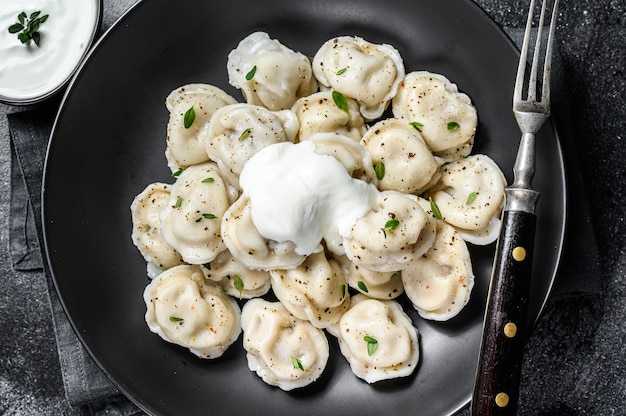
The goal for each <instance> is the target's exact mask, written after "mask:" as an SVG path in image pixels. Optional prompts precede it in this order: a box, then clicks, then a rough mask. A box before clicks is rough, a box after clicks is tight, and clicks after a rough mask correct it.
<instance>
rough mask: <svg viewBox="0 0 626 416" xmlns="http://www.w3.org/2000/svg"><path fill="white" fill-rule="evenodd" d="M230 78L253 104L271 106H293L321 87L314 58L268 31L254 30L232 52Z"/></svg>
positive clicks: (269, 107)
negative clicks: (318, 84)
mask: <svg viewBox="0 0 626 416" xmlns="http://www.w3.org/2000/svg"><path fill="white" fill-rule="evenodd" d="M227 69H228V82H229V83H230V85H232V86H233V87H235V88H239V89H240V90H241V92H242V93H243V95H244V97H245V98H246V101H247V102H248V103H249V104H255V105H261V106H263V107H265V108H267V109H269V110H272V111H276V110H286V109H289V108H291V106H292V105H293V103H294V102H295V101H296V100H297V99H298V98H299V97H304V96H307V95H310V94H312V93H314V92H315V91H317V81H316V80H315V78H314V77H313V73H312V70H311V61H310V60H309V58H307V57H306V56H305V55H303V54H302V53H300V52H296V51H293V50H291V49H289V48H287V47H286V46H284V45H283V44H281V43H280V42H279V41H278V40H276V39H270V37H269V35H268V34H267V33H265V32H254V33H252V34H250V35H248V36H247V37H246V38H244V39H243V40H242V41H241V42H239V45H238V46H237V48H236V49H233V50H232V51H231V52H230V53H229V54H228V62H227Z"/></svg>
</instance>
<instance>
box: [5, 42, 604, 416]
mask: <svg viewBox="0 0 626 416" xmlns="http://www.w3.org/2000/svg"><path fill="white" fill-rule="evenodd" d="M509 34H510V35H511V37H512V39H513V40H514V41H517V42H518V43H519V41H520V40H521V31H519V30H512V31H510V32H509ZM559 71H560V67H559V61H558V54H557V55H555V65H553V85H554V88H553V91H554V93H553V102H554V106H553V107H554V108H555V109H558V112H556V113H555V114H553V117H554V118H555V119H556V121H557V123H558V125H559V128H560V134H561V136H562V144H563V149H564V156H565V163H566V170H567V173H568V177H567V180H568V188H569V189H576V190H577V191H576V193H575V198H573V199H570V200H569V201H568V202H569V203H568V213H567V214H568V223H569V224H576V227H575V228H574V229H571V228H570V229H568V231H567V232H568V238H567V239H566V244H565V247H564V258H565V259H567V261H564V262H562V267H561V270H560V272H559V275H558V278H557V282H556V284H555V288H554V291H553V296H556V297H571V296H576V295H580V294H589V293H596V292H597V291H599V290H600V289H601V287H602V282H601V280H600V276H601V273H600V272H599V265H598V251H597V247H596V245H595V237H594V232H593V229H592V227H591V224H590V222H589V218H590V217H591V216H590V214H589V206H588V201H587V198H585V197H584V187H583V183H582V177H581V175H580V168H579V160H578V155H577V152H576V149H575V147H574V146H573V141H571V140H568V137H569V135H570V134H571V133H570V131H569V112H568V109H567V103H566V102H565V101H564V100H562V99H561V96H560V95H559V93H558V91H559V90H560V89H559V85H560V80H559V76H558V75H559V73H560V72H559ZM55 111H56V108H55V107H53V108H42V109H39V110H36V111H27V112H21V113H15V114H10V115H9V116H8V119H9V128H10V135H11V145H12V150H13V153H14V156H15V157H14V159H13V162H14V163H13V165H12V167H13V172H12V178H11V181H12V183H11V214H10V227H11V230H10V252H11V260H12V262H13V266H14V268H16V269H19V270H38V269H42V268H45V263H44V262H43V261H42V256H41V251H40V244H41V243H42V239H41V219H40V210H41V195H40V193H41V181H42V170H43V165H44V163H43V162H44V157H45V150H46V147H47V143H48V137H49V134H50V129H51V126H52V120H53V117H54V114H55ZM42 276H43V277H42V278H46V279H47V284H48V286H49V298H50V307H51V311H52V315H53V321H54V326H55V328H54V329H55V334H56V339H57V349H58V354H59V359H60V363H61V371H62V375H63V382H64V387H65V392H66V396H67V399H68V401H69V403H70V404H71V405H72V406H76V407H80V411H81V414H83V415H99V414H107V415H135V414H141V413H142V412H141V411H140V410H139V409H138V408H137V407H136V406H134V405H133V404H132V403H131V402H130V401H128V400H127V399H125V398H124V396H123V395H121V394H120V392H119V391H118V390H117V389H116V388H115V386H114V385H113V384H112V383H111V382H110V381H109V379H108V378H107V377H106V375H105V374H104V373H103V372H102V371H101V370H100V368H99V367H98V366H97V365H96V363H95V362H94V361H93V359H92V358H91V357H90V356H89V354H88V353H87V351H86V350H85V349H84V348H83V346H82V344H81V343H80V341H79V339H78V337H77V336H76V334H75V333H74V331H73V328H72V327H71V325H70V323H69V321H68V320H67V317H66V316H65V313H64V311H63V308H62V306H61V304H60V302H59V299H58V296H57V294H56V292H55V290H54V287H53V284H52V282H51V278H50V277H49V276H50V275H49V273H43V274H42Z"/></svg>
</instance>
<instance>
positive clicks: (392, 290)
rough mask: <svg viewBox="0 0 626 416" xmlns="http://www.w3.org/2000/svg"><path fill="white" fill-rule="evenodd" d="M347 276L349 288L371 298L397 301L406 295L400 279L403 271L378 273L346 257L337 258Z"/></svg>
mask: <svg viewBox="0 0 626 416" xmlns="http://www.w3.org/2000/svg"><path fill="white" fill-rule="evenodd" d="M336 260H337V262H338V263H339V264H340V265H341V269H342V271H343V274H344V275H345V276H346V281H347V282H348V286H350V287H351V288H352V289H355V290H357V291H359V292H361V293H363V294H365V295H367V296H369V297H370V298H374V299H395V298H397V297H398V296H400V295H401V294H402V293H404V286H403V285H402V279H401V278H400V275H401V273H402V272H401V271H395V272H377V271H375V270H369V269H366V268H365V267H362V266H359V265H358V264H355V263H353V262H351V261H350V260H348V258H347V257H346V256H339V257H337V258H336Z"/></svg>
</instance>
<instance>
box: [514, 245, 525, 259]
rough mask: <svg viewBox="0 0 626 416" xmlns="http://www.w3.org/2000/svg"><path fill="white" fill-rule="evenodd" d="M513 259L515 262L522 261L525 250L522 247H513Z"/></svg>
mask: <svg viewBox="0 0 626 416" xmlns="http://www.w3.org/2000/svg"><path fill="white" fill-rule="evenodd" d="M513 258H514V259H515V260H517V261H523V260H524V259H525V258H526V249H525V248H524V247H515V248H514V249H513Z"/></svg>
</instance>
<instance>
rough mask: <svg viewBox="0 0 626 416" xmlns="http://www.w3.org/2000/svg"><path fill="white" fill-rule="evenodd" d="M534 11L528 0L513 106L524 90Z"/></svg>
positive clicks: (532, 4)
mask: <svg viewBox="0 0 626 416" xmlns="http://www.w3.org/2000/svg"><path fill="white" fill-rule="evenodd" d="M534 9H535V0H530V9H529V11H528V18H527V20H526V30H525V32H524V41H523V42H522V49H521V51H520V59H519V63H518V66H517V76H516V77H515V89H514V91H513V106H515V105H516V103H518V102H520V101H521V100H522V90H523V89H524V77H525V75H526V65H527V61H528V44H529V42H530V34H531V30H532V26H533V10H534Z"/></svg>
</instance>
